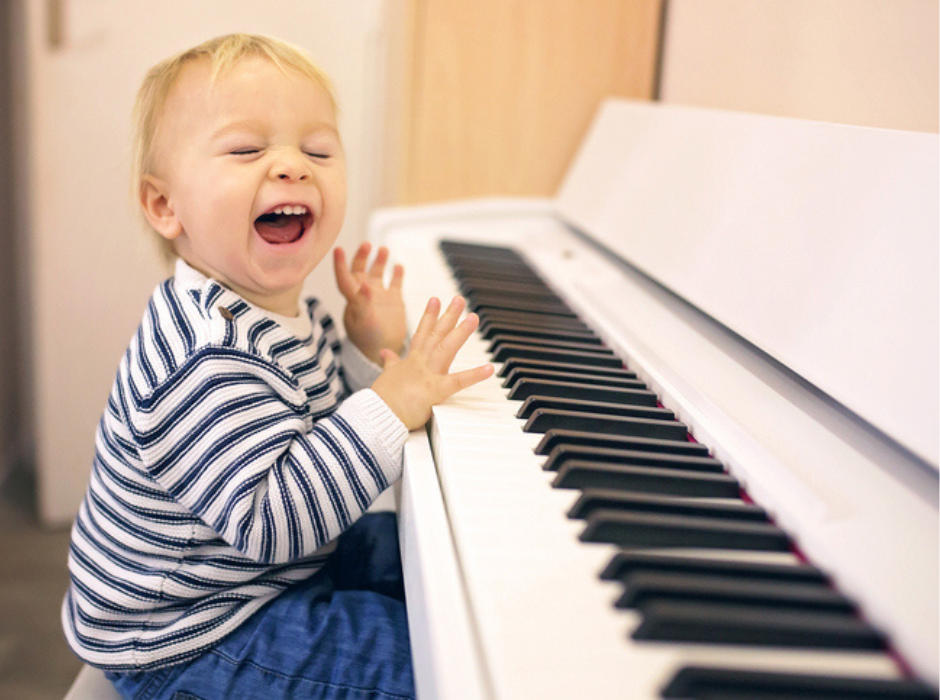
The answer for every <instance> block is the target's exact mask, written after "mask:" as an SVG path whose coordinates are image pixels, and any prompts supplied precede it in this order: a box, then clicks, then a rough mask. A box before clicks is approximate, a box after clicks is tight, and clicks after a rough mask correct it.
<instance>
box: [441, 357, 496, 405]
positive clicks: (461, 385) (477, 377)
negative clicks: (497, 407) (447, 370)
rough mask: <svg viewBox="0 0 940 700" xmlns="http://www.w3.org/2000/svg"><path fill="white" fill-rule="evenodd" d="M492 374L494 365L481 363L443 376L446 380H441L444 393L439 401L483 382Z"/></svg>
mask: <svg viewBox="0 0 940 700" xmlns="http://www.w3.org/2000/svg"><path fill="white" fill-rule="evenodd" d="M492 374H493V365H480V366H479V367H474V368H473V369H465V370H463V371H461V372H454V373H453V374H448V375H447V376H446V377H443V379H444V381H443V382H441V391H442V394H441V396H440V397H438V402H440V401H443V400H444V399H446V398H448V397H449V396H453V395H454V394H456V393H457V392H459V391H463V390H464V389H466V388H467V387H470V386H473V385H474V384H477V383H478V382H482V381H483V380H484V379H486V378H487V377H490V376H491V375H492Z"/></svg>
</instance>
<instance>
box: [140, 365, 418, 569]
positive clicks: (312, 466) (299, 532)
mask: <svg viewBox="0 0 940 700" xmlns="http://www.w3.org/2000/svg"><path fill="white" fill-rule="evenodd" d="M121 402H122V407H121V408H122V410H123V411H124V412H126V416H127V422H128V424H129V425H130V426H131V429H132V433H133V435H134V439H135V442H136V446H137V451H138V453H139V455H140V457H141V461H142V464H143V465H144V468H145V469H146V470H147V471H148V472H149V474H150V476H151V477H153V478H154V479H156V480H157V481H158V482H159V483H160V484H161V485H162V486H163V487H164V488H165V489H166V490H167V491H168V493H169V494H170V495H171V496H172V497H173V498H174V499H176V500H177V501H178V502H180V503H181V504H182V505H183V506H184V507H186V508H187V509H189V510H190V511H191V512H192V513H194V514H195V515H196V516H198V517H199V518H200V519H201V520H203V521H204V522H205V523H207V524H208V525H209V526H210V527H212V528H213V530H215V531H216V532H217V533H218V534H219V536H220V537H221V538H222V539H223V540H225V542H227V543H228V544H230V545H231V546H233V547H235V548H236V549H237V550H238V551H239V552H240V553H242V554H243V555H245V556H246V557H248V558H250V559H251V560H254V561H257V562H262V563H268V564H276V563H284V562H289V561H293V560H296V559H298V558H300V557H303V556H307V555H309V554H311V553H313V552H314V551H316V550H317V549H319V548H320V547H322V546H323V545H324V544H326V543H327V542H329V541H331V540H333V539H334V538H336V537H337V536H338V535H339V534H340V533H341V532H342V531H343V530H345V529H346V528H347V527H348V526H349V525H350V524H351V523H352V522H354V521H355V520H356V519H357V518H358V517H359V516H360V515H361V514H362V513H363V512H364V511H365V509H366V508H368V506H369V505H370V504H371V503H372V501H373V500H375V498H376V497H377V496H378V495H379V494H380V493H381V492H382V491H384V490H385V488H387V487H388V486H389V485H390V484H391V483H392V482H394V481H395V480H397V479H398V478H399V477H400V475H401V468H402V465H401V459H402V449H403V446H404V442H405V439H406V438H407V430H406V428H405V426H404V425H403V424H402V423H401V421H399V420H398V418H397V417H396V416H395V415H394V414H393V413H392V412H391V410H390V409H389V408H388V406H387V405H386V404H385V403H384V402H383V401H382V400H381V399H380V398H379V397H378V396H377V395H376V394H375V393H374V392H372V391H371V390H364V391H360V392H357V393H355V394H353V395H352V396H350V397H349V398H347V399H346V400H345V401H344V402H343V403H342V404H341V405H340V406H339V408H338V409H337V410H336V411H335V412H333V413H332V414H330V415H329V416H326V417H324V418H321V419H320V420H318V421H316V422H315V423H314V422H313V421H312V420H311V418H310V417H309V415H308V413H307V411H306V405H305V397H304V395H303V392H302V391H300V390H299V389H298V388H297V387H296V386H295V385H294V384H293V383H292V382H291V380H290V378H289V377H287V376H286V375H284V374H283V373H281V372H280V371H279V370H278V368H277V367H275V366H273V365H270V364H268V363H265V362H263V361H261V360H260V359H259V358H257V357H254V356H252V355H250V354H248V353H243V352H240V351H238V350H234V349H230V348H218V347H214V348H208V349H206V350H204V351H201V352H198V353H196V354H195V355H194V356H193V357H191V358H190V359H189V361H187V362H186V363H185V364H184V365H183V366H181V367H180V368H179V369H178V370H177V371H176V372H174V373H173V374H172V375H171V376H170V377H169V379H168V380H167V381H166V382H164V383H163V384H161V385H160V387H159V388H158V390H157V391H154V392H151V393H150V394H149V395H147V396H143V395H141V394H139V393H138V392H137V391H135V387H134V386H133V382H132V380H130V379H129V380H128V381H127V382H126V383H125V386H124V387H123V391H122V392H121Z"/></svg>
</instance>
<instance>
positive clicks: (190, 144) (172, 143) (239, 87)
mask: <svg viewBox="0 0 940 700" xmlns="http://www.w3.org/2000/svg"><path fill="white" fill-rule="evenodd" d="M155 145H156V149H155V167H154V170H155V172H154V174H153V176H152V177H149V178H147V179H145V183H148V184H145V192H146V191H148V190H149V191H150V192H151V194H152V195H153V196H154V197H157V200H156V202H155V203H156V204H157V205H158V206H157V207H156V209H154V208H153V207H148V206H147V205H146V203H145V211H147V212H148V218H150V221H151V223H152V224H153V225H154V228H155V229H157V232H158V233H160V234H161V235H163V236H165V237H166V238H169V239H171V240H173V241H174V245H175V247H176V252H177V253H178V254H179V255H180V256H181V257H182V258H183V259H184V260H186V262H188V263H189V264H190V265H192V266H193V267H195V268H196V269H198V270H200V271H201V272H203V273H204V274H206V275H208V276H211V277H213V278H215V279H218V280H219V281H220V282H222V283H224V284H225V285H226V286H228V287H229V288H231V289H232V290H234V291H235V292H238V293H239V294H240V295H242V296H243V297H245V298H246V299H248V300H249V301H251V302H252V303H254V304H256V305H258V306H261V307H262V308H266V309H269V310H271V311H275V312H277V313H281V314H285V315H294V314H295V313H296V311H297V300H298V297H299V295H300V292H301V289H302V287H303V282H304V279H305V278H306V277H307V275H308V274H309V273H310V272H311V271H312V270H313V268H314V267H315V266H316V265H317V264H318V263H319V262H320V261H321V260H322V259H323V258H324V257H325V256H326V254H327V253H328V252H329V250H330V248H331V247H332V246H333V244H334V242H335V241H336V237H337V235H338V234H339V231H340V228H341V227H342V223H343V217H344V215H345V210H346V161H345V156H344V153H343V149H342V144H341V143H340V139H339V134H338V132H337V128H336V116H335V114H334V110H333V106H332V103H331V101H330V98H329V96H328V94H327V93H326V91H325V90H324V89H323V88H322V87H321V86H320V85H319V84H318V83H316V82H314V81H312V80H311V79H309V78H307V77H305V76H303V75H301V74H300V73H295V72H293V71H290V72H288V73H284V72H282V71H281V70H280V69H278V68H277V66H275V65H274V64H272V63H270V62H269V61H267V60H265V59H262V58H247V59H244V60H242V61H241V62H240V63H239V64H237V65H236V66H234V67H233V68H232V69H230V70H229V71H228V72H227V73H224V74H223V75H221V76H220V77H218V78H217V79H216V81H215V82H214V83H212V84H210V82H209V65H208V62H207V61H194V62H192V63H191V64H189V65H188V66H186V67H185V68H184V69H183V72H182V73H181V75H180V77H179V79H178V80H177V82H176V84H175V85H174V87H173V89H172V91H171V93H170V95H169V98H168V100H167V102H166V105H165V107H164V109H163V112H162V116H161V118H160V124H159V127H158V130H157V134H156V144H155ZM161 197H163V199H160V198H161ZM144 199H145V201H146V195H144ZM164 200H165V201H164ZM160 207H162V209H161V208H160ZM151 211H159V212H162V214H161V216H158V217H154V216H151ZM155 219H156V220H155Z"/></svg>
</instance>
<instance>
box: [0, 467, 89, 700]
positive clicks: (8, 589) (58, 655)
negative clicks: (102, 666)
mask: <svg viewBox="0 0 940 700" xmlns="http://www.w3.org/2000/svg"><path fill="white" fill-rule="evenodd" d="M33 494H34V490H33V488H32V484H31V480H30V479H29V478H28V476H26V475H23V474H21V473H15V474H13V475H11V476H10V477H9V478H8V479H6V480H5V482H4V483H3V484H2V485H0V698H16V700H53V699H54V700H62V697H63V696H64V695H65V693H66V691H67V690H68V688H69V686H70V685H71V683H72V681H73V680H74V679H75V676H76V675H77V674H78V671H79V669H80V668H81V663H80V662H79V660H78V659H77V658H76V657H75V656H74V655H73V654H72V652H71V651H70V650H69V648H68V646H67V645H66V643H65V638H64V637H63V635H62V627H61V625H60V623H59V608H60V605H61V603H62V596H63V595H64V593H65V589H66V587H67V585H68V572H67V568H66V557H67V556H68V546H69V532H68V529H57V530H47V529H44V528H42V527H41V526H40V525H39V524H38V522H37V520H36V517H35V513H34V509H33V505H32V504H33V503H34V498H33Z"/></svg>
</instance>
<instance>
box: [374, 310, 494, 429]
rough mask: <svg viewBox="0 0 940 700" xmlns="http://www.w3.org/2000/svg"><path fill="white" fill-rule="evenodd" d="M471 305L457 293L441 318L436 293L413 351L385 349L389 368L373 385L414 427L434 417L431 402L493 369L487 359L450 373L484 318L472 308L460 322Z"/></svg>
mask: <svg viewBox="0 0 940 700" xmlns="http://www.w3.org/2000/svg"><path fill="white" fill-rule="evenodd" d="M465 307H466V302H465V301H464V300H463V299H462V298H461V297H455V298H454V300H453V301H452V302H451V303H450V306H448V307H447V310H446V311H445V312H444V313H443V314H442V315H441V316H440V318H438V313H439V312H440V309H441V302H440V301H439V300H437V299H431V300H430V301H429V302H428V305H427V308H426V309H425V311H424V315H422V317H421V321H420V322H419V323H418V328H417V330H416V331H415V334H414V337H412V339H411V348H410V349H409V351H408V356H407V357H405V358H404V359H402V358H400V357H399V356H398V355H397V354H396V353H394V352H392V351H391V350H383V351H382V359H384V360H385V371H384V372H382V374H381V375H380V376H379V378H378V379H376V380H375V383H374V384H373V385H372V389H373V391H375V393H377V394H378V395H379V396H380V397H381V398H382V399H383V400H384V401H385V403H387V404H388V405H389V407H390V408H391V409H392V411H393V412H394V413H395V415H396V416H398V417H399V418H400V419H401V421H402V423H404V424H405V426H407V428H408V430H414V429H415V428H419V427H421V426H422V425H424V424H425V423H427V421H428V419H429V418H430V417H431V406H434V405H435V404H438V403H440V402H441V401H443V400H444V399H446V398H447V397H448V396H451V395H452V394H456V393H457V392H458V391H460V390H461V389H466V388H467V387H468V386H471V385H472V384H476V383H477V382H479V381H482V380H484V379H486V378H487V377H489V376H490V375H491V374H493V366H492V365H482V366H480V367H475V368H473V369H468V370H464V371H462V372H454V373H453V374H451V373H450V365H451V363H452V362H453V361H454V357H455V356H456V355H457V351H458V350H460V348H461V347H463V344H464V343H465V342H466V341H467V338H469V337H470V335H471V334H472V333H473V331H474V330H476V327H477V325H478V324H479V319H478V318H477V315H476V314H470V315H468V316H467V318H465V319H464V320H463V321H462V322H461V323H459V324H458V323H457V321H458V320H459V319H460V314H461V313H462V312H463V310H464V308H465Z"/></svg>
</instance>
